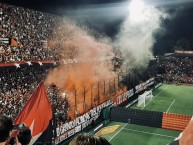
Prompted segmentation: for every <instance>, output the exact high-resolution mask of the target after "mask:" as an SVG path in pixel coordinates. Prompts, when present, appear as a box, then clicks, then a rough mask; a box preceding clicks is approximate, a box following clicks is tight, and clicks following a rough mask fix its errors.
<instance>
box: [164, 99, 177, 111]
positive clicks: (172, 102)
mask: <svg viewBox="0 0 193 145" xmlns="http://www.w3.org/2000/svg"><path fill="white" fill-rule="evenodd" d="M175 100H176V99H174V100H173V101H172V103H171V104H170V106H169V108H168V109H167V111H166V112H168V111H169V110H170V108H171V107H172V105H173V103H174V102H175Z"/></svg>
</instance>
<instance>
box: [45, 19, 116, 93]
mask: <svg viewBox="0 0 193 145" xmlns="http://www.w3.org/2000/svg"><path fill="white" fill-rule="evenodd" d="M56 26H57V27H56V31H55V33H54V34H53V38H52V40H50V42H49V45H51V46H52V47H53V46H55V47H57V48H59V50H60V51H58V55H60V56H61V58H62V60H63V61H64V62H65V61H69V60H71V61H72V60H75V63H71V64H63V65H61V66H59V67H58V68H55V69H54V70H52V71H50V72H49V74H48V77H47V79H46V82H47V84H55V85H56V86H58V87H59V88H60V89H61V90H63V91H67V90H74V89H77V88H82V87H83V86H86V85H90V84H93V83H95V82H97V81H100V80H106V79H109V78H111V77H114V76H115V74H114V73H113V72H112V64H111V61H109V62H108V61H102V60H103V59H104V58H106V57H109V56H111V57H112V56H113V53H112V52H111V51H112V48H111V46H112V45H111V42H110V41H109V39H108V38H106V37H104V36H101V35H96V34H95V36H97V38H96V37H94V36H93V31H90V30H89V29H88V28H87V27H85V26H78V25H77V24H76V23H74V22H71V21H69V20H67V19H65V20H64V21H60V22H58V23H57V25H56Z"/></svg>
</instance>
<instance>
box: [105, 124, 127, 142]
mask: <svg viewBox="0 0 193 145" xmlns="http://www.w3.org/2000/svg"><path fill="white" fill-rule="evenodd" d="M126 125H127V124H125V125H124V126H123V127H122V128H121V129H120V130H119V131H117V132H116V133H115V134H114V135H113V136H112V137H111V139H110V140H109V142H110V141H111V140H112V139H113V138H114V137H115V136H116V135H117V134H118V133H119V132H120V131H121V130H123V128H124V127H125V126H126Z"/></svg>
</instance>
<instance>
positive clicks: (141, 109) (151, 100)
mask: <svg viewBox="0 0 193 145" xmlns="http://www.w3.org/2000/svg"><path fill="white" fill-rule="evenodd" d="M166 87H168V85H167V86H165V87H164V88H163V89H162V90H161V91H160V92H159V93H158V94H157V95H155V97H156V96H158V95H159V94H161V93H162V92H163V90H164V89H165V88H166ZM155 97H153V99H155ZM153 99H152V100H151V101H149V102H148V103H147V104H146V105H145V106H144V107H143V108H141V110H143V109H144V108H145V107H146V106H147V105H148V104H149V103H150V102H152V101H153Z"/></svg>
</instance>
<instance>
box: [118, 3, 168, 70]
mask: <svg viewBox="0 0 193 145" xmlns="http://www.w3.org/2000/svg"><path fill="white" fill-rule="evenodd" d="M166 17H167V14H165V13H164V12H162V11H160V10H158V9H157V8H155V7H153V6H150V5H146V4H145V3H144V1H143V0H132V1H131V2H130V4H129V14H128V17H127V18H126V19H125V21H124V22H123V24H122V26H121V28H120V32H119V33H118V34H117V36H116V41H115V47H116V48H118V49H120V51H121V52H122V56H123V57H124V59H125V64H129V66H130V67H136V66H138V67H139V66H145V65H146V64H148V62H149V60H150V59H151V58H152V47H153V45H154V43H155V39H154V35H153V34H154V32H156V31H160V30H161V28H160V24H161V18H166Z"/></svg>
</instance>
